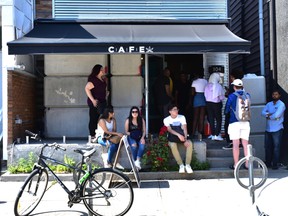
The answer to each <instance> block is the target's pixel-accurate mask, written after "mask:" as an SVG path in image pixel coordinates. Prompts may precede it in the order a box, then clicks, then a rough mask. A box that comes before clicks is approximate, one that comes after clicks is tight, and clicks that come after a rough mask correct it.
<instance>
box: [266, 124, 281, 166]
mask: <svg viewBox="0 0 288 216" xmlns="http://www.w3.org/2000/svg"><path fill="white" fill-rule="evenodd" d="M282 134H283V129H281V130H279V131H276V132H267V131H266V132H265V160H266V165H267V166H268V167H269V166H271V162H272V167H277V166H278V163H279V159H280V148H281V141H282Z"/></svg>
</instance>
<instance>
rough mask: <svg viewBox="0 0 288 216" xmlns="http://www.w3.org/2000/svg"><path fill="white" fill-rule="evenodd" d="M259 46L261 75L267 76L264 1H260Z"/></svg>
mask: <svg viewBox="0 0 288 216" xmlns="http://www.w3.org/2000/svg"><path fill="white" fill-rule="evenodd" d="M259 45H260V70H261V75H262V76H265V62H264V31H263V0H259Z"/></svg>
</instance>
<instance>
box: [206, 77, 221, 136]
mask: <svg viewBox="0 0 288 216" xmlns="http://www.w3.org/2000/svg"><path fill="white" fill-rule="evenodd" d="M220 79H221V77H220V74H219V73H212V74H211V75H210V77H209V82H208V84H207V85H206V86H205V90H204V95H205V98H206V104H207V114H208V121H209V124H210V128H211V133H212V137H211V139H212V140H217V141H222V140H223V138H222V137H221V133H220V132H221V125H222V101H223V99H224V98H225V95H224V89H223V88H222V86H221V85H220V83H219V82H220ZM215 121H216V124H215Z"/></svg>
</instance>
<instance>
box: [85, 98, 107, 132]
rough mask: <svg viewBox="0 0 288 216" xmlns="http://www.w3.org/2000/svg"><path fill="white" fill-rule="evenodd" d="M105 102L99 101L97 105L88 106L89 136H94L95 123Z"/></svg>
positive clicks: (104, 106)
mask: <svg viewBox="0 0 288 216" xmlns="http://www.w3.org/2000/svg"><path fill="white" fill-rule="evenodd" d="M106 105H107V104H106V102H102V103H99V104H98V106H97V107H94V106H93V105H92V106H89V133H90V135H91V136H93V137H94V136H95V130H96V129H97V124H98V120H99V117H100V115H101V114H102V113H103V111H104V109H105V108H106Z"/></svg>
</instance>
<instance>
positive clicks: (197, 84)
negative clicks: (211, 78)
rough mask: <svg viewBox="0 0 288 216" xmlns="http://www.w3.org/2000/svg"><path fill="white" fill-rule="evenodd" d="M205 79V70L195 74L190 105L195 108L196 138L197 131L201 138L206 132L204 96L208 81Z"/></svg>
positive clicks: (194, 126) (193, 130)
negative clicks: (204, 131)
mask: <svg viewBox="0 0 288 216" xmlns="http://www.w3.org/2000/svg"><path fill="white" fill-rule="evenodd" d="M203 77H204V69H203V68H202V69H201V70H199V72H198V73H196V74H195V79H194V80H193V81H192V84H191V97H190V104H192V106H193V120H192V133H191V135H192V136H194V134H195V132H196V129H197V131H198V135H199V136H202V135H203V130H204V119H205V114H206V99H205V96H204V90H205V86H206V85H207V80H206V79H204V78H203Z"/></svg>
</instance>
